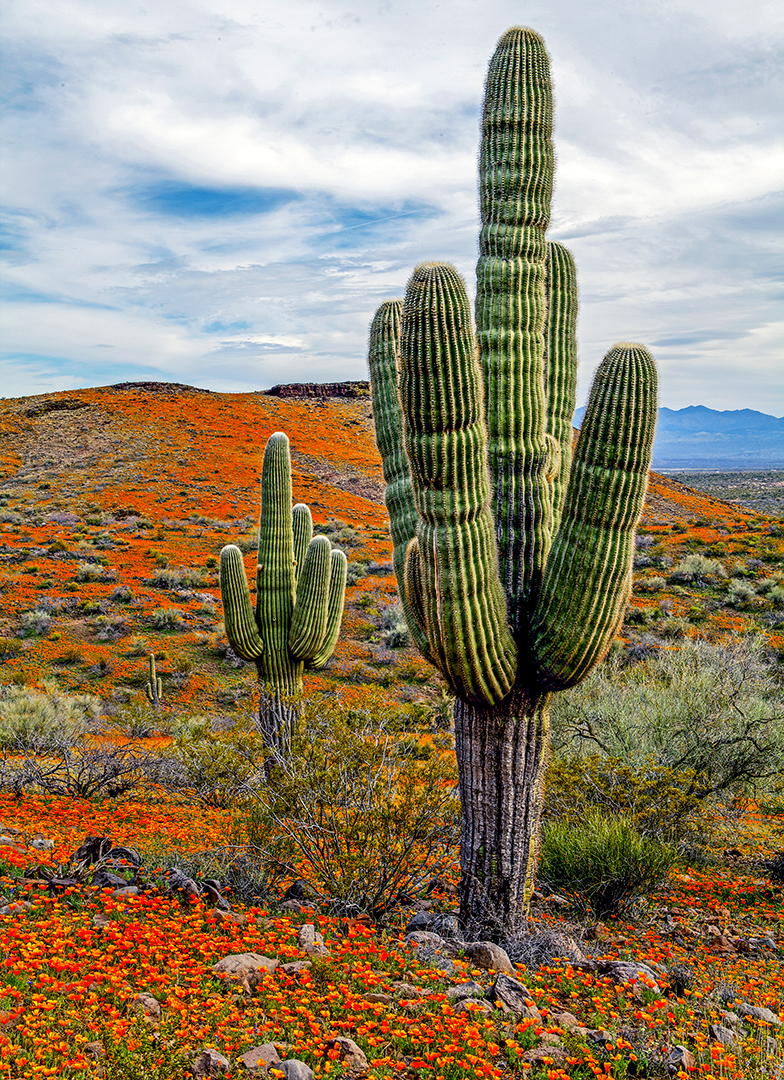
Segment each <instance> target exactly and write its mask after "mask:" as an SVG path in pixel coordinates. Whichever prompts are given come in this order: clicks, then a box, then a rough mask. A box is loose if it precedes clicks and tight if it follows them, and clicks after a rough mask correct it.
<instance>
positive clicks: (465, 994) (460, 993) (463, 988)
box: [446, 981, 484, 1001]
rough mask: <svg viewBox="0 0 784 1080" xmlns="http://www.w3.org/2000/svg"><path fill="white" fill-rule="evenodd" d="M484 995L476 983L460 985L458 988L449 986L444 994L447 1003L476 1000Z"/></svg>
mask: <svg viewBox="0 0 784 1080" xmlns="http://www.w3.org/2000/svg"><path fill="white" fill-rule="evenodd" d="M483 994H484V990H483V989H482V987H481V986H480V985H479V983H478V982H473V981H471V982H467V983H460V984H459V986H450V987H449V989H448V990H447V992H446V999H447V1001H464V1000H465V999H466V998H478V997H481V996H482V995H483Z"/></svg>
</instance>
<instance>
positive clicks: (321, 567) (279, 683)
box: [220, 431, 346, 750]
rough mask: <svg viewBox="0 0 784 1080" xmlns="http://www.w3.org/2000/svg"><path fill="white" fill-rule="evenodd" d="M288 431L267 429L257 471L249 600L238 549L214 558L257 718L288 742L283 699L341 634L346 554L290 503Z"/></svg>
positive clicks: (271, 735)
mask: <svg viewBox="0 0 784 1080" xmlns="http://www.w3.org/2000/svg"><path fill="white" fill-rule="evenodd" d="M291 504H292V483H291V455H290V451H289V440H288V437H287V436H286V435H285V434H284V433H283V432H282V431H279V432H276V433H275V434H274V435H271V436H270V438H269V440H268V442H267V446H266V448H265V451H264V462H263V465H262V471H261V514H260V519H259V551H258V565H257V569H256V604H255V610H254V606H253V605H252V604H251V599H250V590H249V588H248V581H247V578H246V576H245V567H244V564H243V559H242V552H241V551H240V549H239V548H238V547H235V546H234V545H233V544H229V545H227V546H226V547H224V548H223V550H222V551H221V557H220V584H221V598H222V600H223V610H224V622H225V626H226V636H227V637H228V639H229V643H230V644H231V647H232V648H233V649H234V651H235V652H236V653H237V654H238V655H239V656H241V657H243V658H244V659H245V660H253V661H255V663H256V667H257V669H258V673H259V681H260V682H261V684H262V699H261V708H260V718H261V721H262V729H263V731H264V733H265V736H266V737H267V739H268V742H269V743H270V745H271V746H274V747H275V748H277V749H279V750H282V749H285V747H286V746H287V745H288V738H289V727H290V724H291V723H292V722H293V721H294V720H295V710H292V707H291V706H290V704H287V703H290V702H291V701H296V699H297V698H299V697H300V696H301V695H302V692H303V683H302V673H303V670H304V667H305V666H306V665H307V666H309V667H323V665H324V664H326V662H327V660H328V659H329V657H330V656H331V655H332V652H333V650H334V648H335V644H336V642H337V639H338V635H339V633H340V622H341V619H342V615H343V602H344V597H345V587H346V556H345V555H344V554H343V552H342V551H338V550H337V549H335V550H333V549H332V545H331V543H330V541H329V539H328V538H327V537H326V536H315V537H314V536H313V521H312V518H311V514H310V510H309V509H308V507H307V506H305V505H304V504H303V503H298V504H297V505H296V506H295V507H293V509H292V505H291Z"/></svg>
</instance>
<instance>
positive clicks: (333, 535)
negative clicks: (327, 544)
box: [313, 518, 363, 548]
mask: <svg viewBox="0 0 784 1080" xmlns="http://www.w3.org/2000/svg"><path fill="white" fill-rule="evenodd" d="M313 532H314V534H315V535H319V534H321V535H322V536H328V537H329V538H330V540H331V541H332V543H333V544H337V545H338V547H346V548H355V547H361V546H362V543H363V541H362V537H361V535H360V533H359V532H358V530H357V529H355V528H354V526H353V525H347V524H346V522H345V521H340V520H339V519H338V518H330V519H329V521H325V522H324V523H323V524H318V523H316V524H315V525H314V526H313Z"/></svg>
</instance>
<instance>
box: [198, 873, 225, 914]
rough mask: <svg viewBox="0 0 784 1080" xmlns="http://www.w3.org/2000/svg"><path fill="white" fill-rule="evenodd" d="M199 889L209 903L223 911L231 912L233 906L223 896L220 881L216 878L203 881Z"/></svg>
mask: <svg viewBox="0 0 784 1080" xmlns="http://www.w3.org/2000/svg"><path fill="white" fill-rule="evenodd" d="M199 887H200V889H201V893H202V895H203V896H204V897H205V899H206V900H208V901H209V903H211V904H214V905H215V907H216V908H219V909H220V910H221V911H231V904H230V903H229V901H228V900H226V899H225V898H224V897H223V896H222V895H221V891H220V882H219V881H216V880H215V878H204V880H203V881H201V882H199Z"/></svg>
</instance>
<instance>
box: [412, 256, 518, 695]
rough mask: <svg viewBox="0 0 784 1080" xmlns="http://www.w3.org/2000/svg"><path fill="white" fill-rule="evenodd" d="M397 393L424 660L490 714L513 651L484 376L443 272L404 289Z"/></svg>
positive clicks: (504, 688)
mask: <svg viewBox="0 0 784 1080" xmlns="http://www.w3.org/2000/svg"><path fill="white" fill-rule="evenodd" d="M399 393H400V403H401V408H402V418H403V444H404V447H405V451H406V457H407V459H408V465H409V470H410V475H411V486H412V491H413V495H414V503H415V506H416V510H417V518H418V520H417V537H416V540H417V543H416V547H414V545H413V544H412V545H411V546H410V548H409V561H411V560H412V559H416V557H417V556H415V555H414V554H413V552H415V551H418V561H419V567H418V575H419V577H420V580H421V585H422V590H421V592H422V600H423V607H424V614H425V620H424V628H425V630H426V633H427V637H428V642H429V644H430V650H431V653H432V654H433V656H434V657H435V659H436V662H437V664H438V667H439V669H440V670H441V673H442V674H443V675H444V677H445V678H446V680H447V682H448V683H449V684H450V686H451V687H452V688H453V689H454V690H455V692H456V693H459V694H460V695H461V696H462V697H464V698H465V699H466V700H469V701H474V702H477V703H479V704H491V705H492V704H495V703H497V702H498V701H500V700H501V699H502V698H504V697H505V696H506V694H507V693H508V692H509V690H510V689H511V687H512V685H513V683H514V679H515V672H516V655H517V650H516V647H515V644H514V641H513V639H512V636H511V634H510V631H509V628H508V626H507V623H506V603H505V599H504V594H503V590H502V589H501V583H500V580H499V577H498V558H497V552H496V544H495V526H494V519H493V514H492V507H491V498H490V476H489V472H488V467H487V438H486V433H485V426H484V417H483V408H482V406H483V392H482V374H481V370H480V368H479V365H478V364H477V361H476V348H475V344H474V337H473V332H472V329H471V315H470V307H469V303H468V296H467V294H466V289H465V284H464V282H463V280H462V278H461V277H460V275H459V274H458V273H457V271H456V270H455V269H454V268H453V267H451V266H447V265H444V264H438V263H425V264H422V265H421V266H418V267H417V268H416V270H414V273H413V274H412V276H411V279H410V281H409V283H408V288H407V290H406V298H405V303H404V307H403V320H402V326H401V339H400V370H399Z"/></svg>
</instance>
